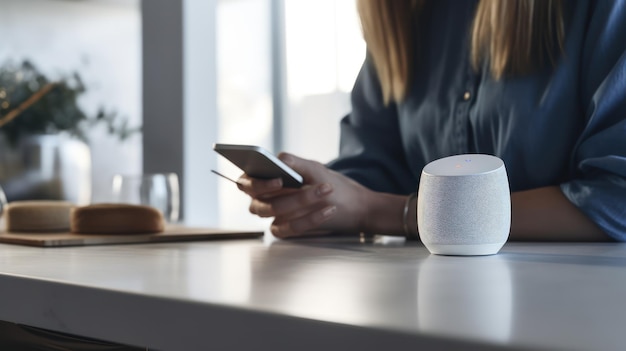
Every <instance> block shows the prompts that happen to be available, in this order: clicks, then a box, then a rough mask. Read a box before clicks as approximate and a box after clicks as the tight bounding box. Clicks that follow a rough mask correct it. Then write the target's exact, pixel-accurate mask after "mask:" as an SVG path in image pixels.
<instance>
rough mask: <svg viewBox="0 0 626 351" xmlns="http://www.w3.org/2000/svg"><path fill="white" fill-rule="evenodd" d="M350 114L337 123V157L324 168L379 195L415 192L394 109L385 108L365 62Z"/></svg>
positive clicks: (373, 71)
mask: <svg viewBox="0 0 626 351" xmlns="http://www.w3.org/2000/svg"><path fill="white" fill-rule="evenodd" d="M351 102H352V112H351V113H350V114H348V115H347V116H345V117H344V118H343V119H342V120H341V124H340V130H341V139H340V148H339V157H338V158H337V159H335V160H333V161H331V162H330V163H329V164H328V165H327V166H328V167H329V168H331V169H333V170H335V171H338V172H339V173H342V174H344V175H346V176H348V177H350V178H352V179H354V180H355V181H357V182H359V183H361V184H362V185H364V186H366V187H368V188H370V189H372V190H374V191H381V192H389V193H397V194H407V193H411V192H414V191H416V188H417V182H418V180H417V179H416V178H415V177H414V176H413V174H412V173H411V171H410V169H409V167H408V165H407V162H406V156H405V151H404V148H403V145H402V140H401V133H400V129H399V124H398V115H397V113H396V106H395V104H393V103H390V104H388V105H385V104H384V103H383V101H382V94H381V89H380V85H379V82H378V78H377V76H376V73H375V69H374V67H373V65H372V64H371V61H370V60H369V58H368V59H366V60H365V63H364V64H363V67H362V68H361V71H360V72H359V75H358V77H357V79H356V82H355V85H354V88H353V89H352V94H351Z"/></svg>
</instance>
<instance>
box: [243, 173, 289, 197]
mask: <svg viewBox="0 0 626 351" xmlns="http://www.w3.org/2000/svg"><path fill="white" fill-rule="evenodd" d="M237 187H238V188H239V190H241V191H243V192H244V193H246V194H248V195H250V196H251V197H252V198H257V197H260V196H263V195H267V194H271V193H273V192H277V191H280V190H281V189H282V188H283V180H282V179H280V178H275V179H257V178H250V177H248V176H246V175H245V174H244V175H242V176H241V177H239V179H237Z"/></svg>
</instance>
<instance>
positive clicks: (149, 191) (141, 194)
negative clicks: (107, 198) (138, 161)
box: [112, 173, 180, 223]
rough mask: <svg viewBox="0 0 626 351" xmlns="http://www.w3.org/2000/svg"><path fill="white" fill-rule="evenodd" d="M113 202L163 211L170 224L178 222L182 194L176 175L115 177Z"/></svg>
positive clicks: (158, 174)
mask: <svg viewBox="0 0 626 351" xmlns="http://www.w3.org/2000/svg"><path fill="white" fill-rule="evenodd" d="M112 190H113V202H115V203H126V204H133V205H145V206H151V207H154V208H156V209H157V210H159V211H161V213H162V214H163V217H164V218H165V220H166V221H167V222H168V223H175V222H177V221H178V217H179V212H180V193H179V187H178V176H177V175H176V173H152V174H139V175H123V174H116V175H115V176H113V189H112Z"/></svg>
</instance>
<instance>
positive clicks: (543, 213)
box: [510, 186, 611, 241]
mask: <svg viewBox="0 0 626 351" xmlns="http://www.w3.org/2000/svg"><path fill="white" fill-rule="evenodd" d="M511 211H512V213H511V236H510V239H511V240H527V241H609V240H611V239H610V238H609V236H608V235H606V234H605V233H604V232H603V231H602V230H601V229H600V228H599V227H598V226H597V225H596V224H595V223H593V222H592V221H591V220H590V219H589V218H588V217H587V216H585V215H584V214H583V213H582V212H581V211H580V210H579V209H578V208H577V207H576V206H574V205H573V204H572V203H571V202H570V201H569V200H568V199H567V198H566V197H565V195H563V193H562V192H561V189H560V188H559V187H557V186H551V187H544V188H537V189H532V190H527V191H520V192H515V193H513V194H511Z"/></svg>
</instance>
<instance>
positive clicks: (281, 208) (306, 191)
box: [249, 183, 333, 218]
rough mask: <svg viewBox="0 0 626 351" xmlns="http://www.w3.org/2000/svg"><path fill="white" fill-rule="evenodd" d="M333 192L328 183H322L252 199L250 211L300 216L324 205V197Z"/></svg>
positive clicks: (274, 215)
mask: <svg viewBox="0 0 626 351" xmlns="http://www.w3.org/2000/svg"><path fill="white" fill-rule="evenodd" d="M332 192H333V188H332V186H331V185H330V184H327V183H323V184H318V185H316V186H309V187H305V188H303V189H302V190H301V191H298V192H295V193H292V194H290V195H288V196H279V197H275V198H271V199H253V200H252V202H251V203H250V208H249V210H250V212H251V213H253V214H256V215H258V216H260V217H278V216H281V217H286V216H289V217H290V218H293V217H300V216H302V215H305V214H307V213H309V212H311V210H312V209H315V208H319V207H321V206H326V205H327V204H325V197H326V196H328V195H329V194H330V193H332Z"/></svg>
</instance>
